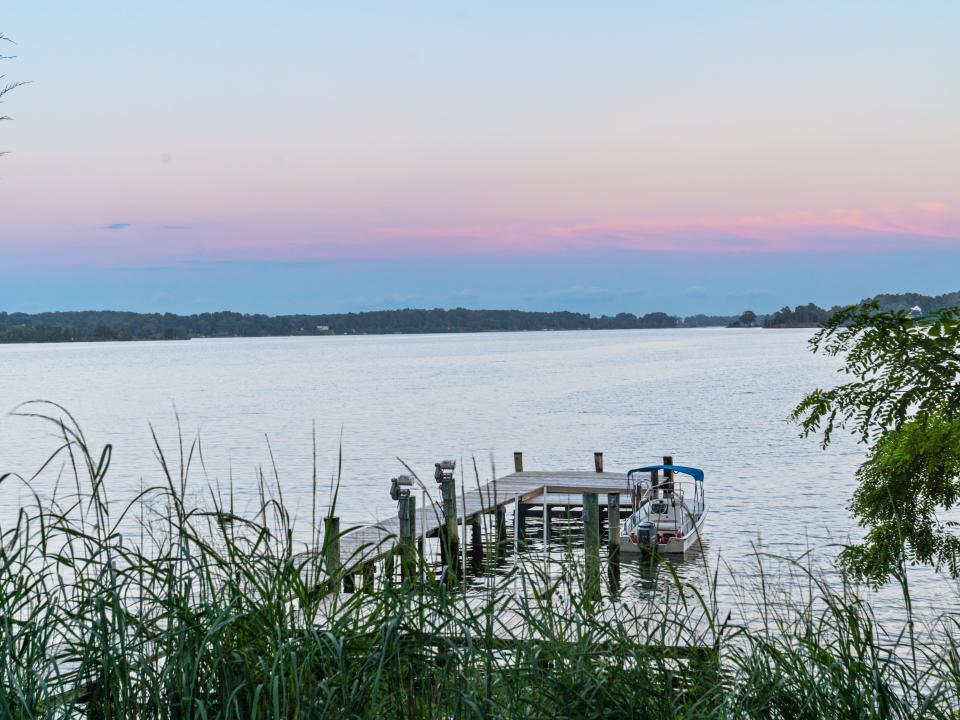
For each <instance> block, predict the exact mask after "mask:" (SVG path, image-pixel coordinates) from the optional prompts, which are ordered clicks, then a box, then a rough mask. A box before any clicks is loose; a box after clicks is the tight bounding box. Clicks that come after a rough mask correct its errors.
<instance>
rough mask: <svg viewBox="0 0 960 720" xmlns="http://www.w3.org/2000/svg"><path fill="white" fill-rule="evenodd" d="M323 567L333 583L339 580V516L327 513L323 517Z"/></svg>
mask: <svg viewBox="0 0 960 720" xmlns="http://www.w3.org/2000/svg"><path fill="white" fill-rule="evenodd" d="M323 569H324V570H326V572H327V577H329V578H330V579H331V581H332V582H333V583H337V582H339V577H340V570H341V567H340V518H339V517H337V516H336V515H328V516H327V517H325V518H324V519H323ZM331 589H333V590H335V589H336V588H335V587H334V588H331Z"/></svg>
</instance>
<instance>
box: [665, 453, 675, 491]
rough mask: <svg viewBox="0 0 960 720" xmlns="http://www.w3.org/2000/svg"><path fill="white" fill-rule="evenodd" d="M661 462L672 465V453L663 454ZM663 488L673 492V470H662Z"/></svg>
mask: <svg viewBox="0 0 960 720" xmlns="http://www.w3.org/2000/svg"><path fill="white" fill-rule="evenodd" d="M663 464H664V465H673V455H664V456H663ZM663 488H664V490H670V491H671V492H673V470H664V471H663Z"/></svg>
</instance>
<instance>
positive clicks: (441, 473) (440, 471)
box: [433, 460, 457, 519]
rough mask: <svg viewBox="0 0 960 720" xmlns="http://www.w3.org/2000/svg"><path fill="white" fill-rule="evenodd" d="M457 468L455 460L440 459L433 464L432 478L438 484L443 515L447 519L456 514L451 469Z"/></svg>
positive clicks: (455, 499)
mask: <svg viewBox="0 0 960 720" xmlns="http://www.w3.org/2000/svg"><path fill="white" fill-rule="evenodd" d="M456 468H457V461H456V460H441V461H440V462H438V463H435V464H434V471H433V479H434V480H436V481H437V484H438V485H439V486H440V497H441V499H442V505H441V507H442V508H443V516H444V517H445V518H447V519H450V518H454V517H456V515H457V498H456V496H455V495H454V492H455V491H454V485H453V479H454V476H453V471H454V470H456Z"/></svg>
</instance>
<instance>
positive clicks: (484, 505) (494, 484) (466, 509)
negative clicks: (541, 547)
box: [340, 470, 630, 568]
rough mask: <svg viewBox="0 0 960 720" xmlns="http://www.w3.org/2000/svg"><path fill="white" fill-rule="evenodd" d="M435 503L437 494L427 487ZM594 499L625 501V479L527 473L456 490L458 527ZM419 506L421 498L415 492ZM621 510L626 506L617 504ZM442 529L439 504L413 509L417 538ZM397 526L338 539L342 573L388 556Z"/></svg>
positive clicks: (388, 522) (393, 521)
mask: <svg viewBox="0 0 960 720" xmlns="http://www.w3.org/2000/svg"><path fill="white" fill-rule="evenodd" d="M428 488H429V490H430V492H431V494H432V495H433V496H434V499H435V500H436V499H437V497H438V496H439V488H436V486H433V487H431V486H428ZM585 492H591V493H597V494H598V496H599V498H598V500H599V503H600V505H601V506H605V505H606V503H607V494H609V493H619V494H620V495H629V492H630V489H629V487H628V485H627V476H626V474H625V473H613V472H584V471H575V470H569V471H558V472H544V471H527V472H515V473H511V474H510V475H506V476H504V477H502V478H498V479H496V480H493V481H491V482H489V483H487V484H485V485H482V486H481V487H480V488H476V487H474V488H473V489H472V490H465V492H463V493H462V494H461V491H460V489H459V488H458V489H457V514H458V516H459V521H460V522H461V523H464V524H466V523H467V522H469V521H470V520H472V519H473V518H474V517H476V516H477V515H480V514H483V513H492V512H495V511H496V510H497V509H498V508H507V507H509V506H513V505H515V504H517V503H518V502H519V503H520V504H521V505H540V506H542V505H543V502H544V493H546V502H547V504H548V505H550V506H552V507H562V506H566V507H579V506H580V505H581V503H582V502H583V493H585ZM413 494H414V495H415V496H416V497H417V501H418V503H419V500H420V493H419V492H418V491H416V490H415V491H414V493H413ZM428 502H429V496H428ZM621 505H622V506H623V505H625V503H621ZM442 524H443V513H442V511H441V509H440V506H439V504H437V505H430V506H428V507H425V508H424V507H418V508H417V537H418V538H422V537H431V536H433V535H435V534H436V533H437V531H438V530H439V529H440V527H441V525H442ZM399 532H400V521H399V519H398V518H397V517H396V516H394V517H392V518H389V519H385V520H383V521H381V522H378V523H372V524H369V525H363V526H360V527H356V528H352V529H350V530H349V531H347V532H345V533H344V534H343V536H342V537H341V538H340V547H341V553H340V556H341V558H343V564H344V566H345V567H346V568H352V567H356V566H357V565H360V564H361V563H365V562H373V561H375V560H377V559H379V558H380V557H382V556H384V555H386V554H387V553H389V552H390V551H391V550H392V549H393V548H394V546H395V545H396V543H397V541H398V536H399Z"/></svg>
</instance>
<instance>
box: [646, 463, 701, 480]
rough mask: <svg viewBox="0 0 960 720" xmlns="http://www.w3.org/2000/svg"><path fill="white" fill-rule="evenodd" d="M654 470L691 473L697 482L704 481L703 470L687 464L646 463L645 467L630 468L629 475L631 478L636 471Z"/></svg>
mask: <svg viewBox="0 0 960 720" xmlns="http://www.w3.org/2000/svg"><path fill="white" fill-rule="evenodd" d="M654 470H672V471H673V472H678V473H683V474H684V475H689V476H690V477H692V478H693V479H694V480H695V481H697V482H700V483H702V482H703V470H701V469H700V468H695V467H687V466H685V465H646V466H644V467H638V468H634V469H633V470H628V471H627V477H628V478H629V477H630V476H631V475H633V474H634V473H638V472H652V471H654Z"/></svg>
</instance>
